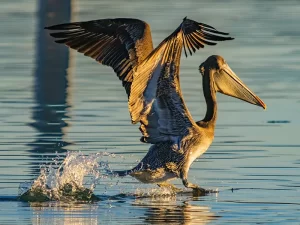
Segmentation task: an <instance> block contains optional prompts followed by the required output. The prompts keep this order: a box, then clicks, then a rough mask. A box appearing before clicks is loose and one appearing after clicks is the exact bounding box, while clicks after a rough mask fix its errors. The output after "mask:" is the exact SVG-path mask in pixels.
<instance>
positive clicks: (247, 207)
mask: <svg viewBox="0 0 300 225" xmlns="http://www.w3.org/2000/svg"><path fill="white" fill-rule="evenodd" d="M74 6H75V8H74V13H73V16H72V17H73V19H74V20H89V19H96V18H108V17H111V18H113V17H136V18H140V19H143V20H145V21H147V22H148V23H149V24H150V25H151V28H152V36H153V38H154V43H155V45H157V44H158V43H159V42H160V41H161V40H162V39H163V38H164V37H166V36H167V35H168V34H169V33H170V32H172V31H173V30H174V29H175V28H176V27H177V26H178V24H179V23H180V22H181V19H182V18H183V17H185V16H188V17H189V18H191V19H195V20H197V21H201V22H204V23H207V24H210V25H213V26H214V27H216V28H217V29H219V30H222V31H226V32H230V33H231V35H232V36H233V37H235V38H236V39H235V40H234V41H230V42H225V43H221V44H219V45H217V47H206V48H205V49H204V50H202V51H199V52H197V54H196V55H195V56H193V57H189V58H188V59H183V60H182V65H181V83H182V88H183V93H184V98H185V101H186V102H187V105H188V108H189V110H190V111H191V113H192V115H193V117H194V118H195V119H197V120H199V119H201V118H203V115H204V113H205V107H204V106H205V105H204V98H203V94H202V85H201V76H200V75H199V73H198V70H197V69H198V66H199V64H200V63H201V62H203V61H204V60H205V59H206V58H207V57H208V56H209V55H212V54H219V55H222V56H223V57H224V58H225V59H226V61H227V62H228V64H229V65H230V67H231V68H232V69H233V71H235V72H236V74H237V75H238V76H239V77H240V78H241V79H242V80H243V81H244V82H245V83H246V84H247V85H248V86H249V87H250V88H251V89H252V90H253V91H254V92H255V93H257V94H258V95H259V96H260V97H261V98H262V99H263V100H264V101H265V103H266V104H267V106H268V109H267V111H263V110H261V109H260V108H258V107H255V106H252V105H249V104H246V103H244V102H241V101H238V100H236V99H233V98H230V97H227V96H222V95H218V101H219V104H218V108H219V117H218V122H217V129H216V137H215V140H214V142H213V144H212V146H211V147H210V149H209V150H208V151H207V153H205V154H204V155H203V156H202V157H201V158H200V159H198V160H197V161H196V162H195V163H194V164H193V165H192V167H191V170H190V173H189V178H190V180H191V182H195V183H198V184H199V185H201V186H202V187H204V188H213V189H218V190H219V191H220V192H219V193H218V194H211V195H208V196H204V197H192V196H191V195H189V194H184V195H180V196H177V197H176V198H174V197H172V198H169V197H167V198H166V197H156V198H137V197H136V195H135V194H136V193H141V190H142V191H143V190H144V191H148V190H153V189H154V188H156V187H155V186H154V185H141V184H139V183H138V182H137V181H136V180H134V179H132V178H124V179H120V178H112V179H108V178H107V179H102V180H101V179H100V182H99V184H98V185H97V186H96V188H95V189H94V193H95V194H96V195H97V196H99V197H101V199H102V201H99V202H95V203H91V204H84V203H64V202H46V203H26V202H20V201H16V200H15V198H16V197H17V194H18V187H19V184H20V183H22V182H25V181H32V180H33V179H35V178H37V177H38V175H39V174H40V165H42V164H43V165H44V164H46V165H49V164H50V163H51V162H53V160H54V159H55V158H56V156H57V155H61V158H62V159H63V157H64V156H65V154H66V152H67V151H68V150H70V151H74V150H75V151H78V150H80V151H81V152H83V153H84V154H85V155H89V154H95V153H98V152H109V153H115V155H116V156H117V157H107V159H106V160H107V162H109V165H110V167H111V168H114V169H129V168H131V167H132V166H134V165H135V164H136V162H137V161H138V160H140V159H141V158H142V157H143V156H144V155H145V153H146V151H147V148H148V145H146V144H142V143H140V142H139V141H138V140H139V137H140V133H139V131H138V127H137V126H134V125H131V124H130V122H129V121H130V119H129V114H128V111H127V104H126V96H125V94H124V90H123V89H122V87H121V85H120V83H119V81H118V79H117V78H116V77H115V75H114V74H113V73H112V71H111V69H110V68H108V67H104V66H101V65H98V63H96V62H94V61H93V60H91V59H89V58H86V57H84V56H82V55H80V54H75V53H74V54H72V60H71V64H70V67H71V69H69V70H68V71H67V74H62V75H60V76H58V75H55V74H53V79H50V80H49V82H50V83H49V82H48V83H46V84H47V85H46V87H45V88H47V89H46V90H47V92H45V90H44V91H43V90H40V92H38V90H37V89H36V88H35V84H37V82H38V80H37V79H36V68H37V63H36V62H37V61H36V58H37V57H39V55H36V44H37V41H36V40H37V34H38V32H39V30H38V28H37V24H38V18H37V14H36V12H37V5H36V1H23V0H18V2H16V1H15V2H12V1H8V0H4V1H3V2H2V3H1V8H0V15H1V20H0V21H1V22H0V28H1V30H2V34H1V36H0V48H1V51H0V55H1V58H0V69H1V70H0V71H1V72H0V76H1V83H0V93H1V99H0V121H1V122H0V124H1V126H0V133H1V136H0V160H1V165H0V167H1V173H0V180H1V182H0V224H117V223H119V224H120V223H121V224H143V223H145V224H152V223H154V224H165V223H170V224H225V223H227V224H233V223H237V224H257V223H261V224H299V223H300V216H299V211H300V204H299V202H300V193H299V190H300V189H299V187H300V178H299V177H300V176H299V167H300V153H299V147H300V142H299V138H298V136H299V135H298V132H297V131H298V127H299V122H300V120H299V118H298V115H299V112H300V111H299V109H300V107H299V103H300V101H299V99H300V98H299V97H300V92H299V88H300V82H299V81H300V76H299V72H300V67H299V59H300V57H299V56H300V32H299V20H300V16H299V10H300V5H299V2H298V1H272V2H269V1H254V0H252V1H247V2H243V3H241V2H240V1H237V0H236V1H235V0H232V1H229V2H227V3H226V4H225V3H224V2H223V1H219V0H215V1H212V2H211V1H201V3H199V1H185V2H183V1H164V4H161V3H160V2H159V1H157V2H155V1H133V2H130V3H127V4H125V3H123V2H121V1H120V2H118V3H115V2H114V3H112V2H111V1H96V0H89V1H82V0H78V1H76V2H74ZM61 77H63V78H64V79H61V80H58V79H59V78H61ZM42 93H44V94H45V93H47V95H46V97H44V96H43V95H41V94H42ZM55 93H56V94H57V95H55ZM58 93H60V94H58ZM47 96H48V97H47ZM49 96H50V97H49ZM50 103H51V104H50ZM60 162H61V161H60ZM175 184H177V185H181V184H180V181H176V182H175ZM120 193H126V194H120Z"/></svg>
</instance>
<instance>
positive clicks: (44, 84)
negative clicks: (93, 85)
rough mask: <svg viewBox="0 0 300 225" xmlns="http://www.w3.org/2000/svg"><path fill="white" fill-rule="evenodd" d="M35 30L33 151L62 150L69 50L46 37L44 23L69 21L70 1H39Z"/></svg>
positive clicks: (66, 108) (67, 97)
mask: <svg viewBox="0 0 300 225" xmlns="http://www.w3.org/2000/svg"><path fill="white" fill-rule="evenodd" d="M38 4H39V5H38V12H37V21H38V22H37V31H36V35H37V38H36V70H35V99H36V106H35V108H34V109H33V119H34V122H33V123H32V126H33V127H35V128H36V129H37V130H38V132H39V134H38V136H37V140H36V141H35V142H34V143H30V144H29V145H30V146H33V149H31V151H33V152H34V153H55V152H64V151H65V150H64V149H63V148H62V147H63V146H65V145H66V144H67V143H66V142H64V141H63V136H64V128H65V127H67V126H68V123H66V122H65V119H66V118H67V117H68V116H69V115H68V113H67V111H68V108H69V107H70V102H68V99H69V96H68V95H69V93H68V90H69V80H70V78H71V77H70V70H68V68H69V65H70V52H69V49H68V48H67V47H65V46H63V45H58V44H56V43H55V42H54V40H53V38H52V37H50V35H49V33H48V31H46V30H45V29H44V27H45V26H50V25H54V24H59V23H68V22H70V20H71V13H72V0H63V1H62V0H39V1H38Z"/></svg>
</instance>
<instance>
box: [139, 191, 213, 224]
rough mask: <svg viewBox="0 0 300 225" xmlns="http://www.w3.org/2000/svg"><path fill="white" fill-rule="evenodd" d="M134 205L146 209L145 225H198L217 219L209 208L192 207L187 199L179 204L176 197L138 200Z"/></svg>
mask: <svg viewBox="0 0 300 225" xmlns="http://www.w3.org/2000/svg"><path fill="white" fill-rule="evenodd" d="M193 200H195V199H193ZM134 205H137V206H139V207H145V208H146V212H145V214H144V215H145V217H144V221H145V223H147V224H149V223H150V224H184V225H192V224H198V225H200V224H207V223H209V222H211V221H213V220H216V219H217V218H218V216H216V215H215V214H214V213H213V212H211V211H210V207H208V206H201V205H194V204H193V205H192V204H190V203H189V200H188V199H186V201H183V202H181V203H179V202H178V200H176V197H175V199H170V198H166V199H162V198H159V199H139V200H136V201H135V203H134Z"/></svg>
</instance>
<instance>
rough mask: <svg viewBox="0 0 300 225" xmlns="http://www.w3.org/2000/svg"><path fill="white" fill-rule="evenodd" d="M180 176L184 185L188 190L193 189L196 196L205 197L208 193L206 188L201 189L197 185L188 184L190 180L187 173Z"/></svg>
mask: <svg viewBox="0 0 300 225" xmlns="http://www.w3.org/2000/svg"><path fill="white" fill-rule="evenodd" d="M180 176H181V180H182V183H183V185H184V186H185V187H186V188H192V189H193V194H194V195H197V196H199V195H204V194H206V193H207V192H208V191H207V190H205V189H204V188H201V187H199V186H198V185H196V184H192V183H190V182H188V180H187V173H186V172H182V173H181V175H180Z"/></svg>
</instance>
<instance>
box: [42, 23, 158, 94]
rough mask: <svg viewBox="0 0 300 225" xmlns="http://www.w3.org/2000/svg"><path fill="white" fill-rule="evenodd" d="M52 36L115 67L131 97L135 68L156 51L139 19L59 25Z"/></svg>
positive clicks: (51, 28)
mask: <svg viewBox="0 0 300 225" xmlns="http://www.w3.org/2000/svg"><path fill="white" fill-rule="evenodd" d="M45 29H49V30H60V32H55V33H51V34H50V35H51V36H52V37H54V38H57V40H56V42H57V43H63V44H65V45H67V46H69V47H70V48H73V49H76V50H77V51H78V52H81V53H84V55H86V56H90V57H91V58H93V59H95V60H97V61H98V62H99V63H102V64H104V65H107V66H110V67H112V68H113V69H114V71H115V72H116V74H117V75H118V77H119V79H120V80H122V83H123V86H124V87H125V90H126V93H127V94H128V96H129V93H130V86H131V82H132V79H133V73H134V70H135V67H136V66H137V65H138V64H139V63H141V62H142V61H143V60H144V59H145V58H146V56H148V55H149V54H150V53H151V51H152V50H153V44H152V38H151V31H150V26H149V25H148V24H147V23H145V22H143V21H141V20H137V19H129V18H118V19H102V20H92V21H86V22H75V23H67V24H59V25H54V26H50V27H46V28H45Z"/></svg>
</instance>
